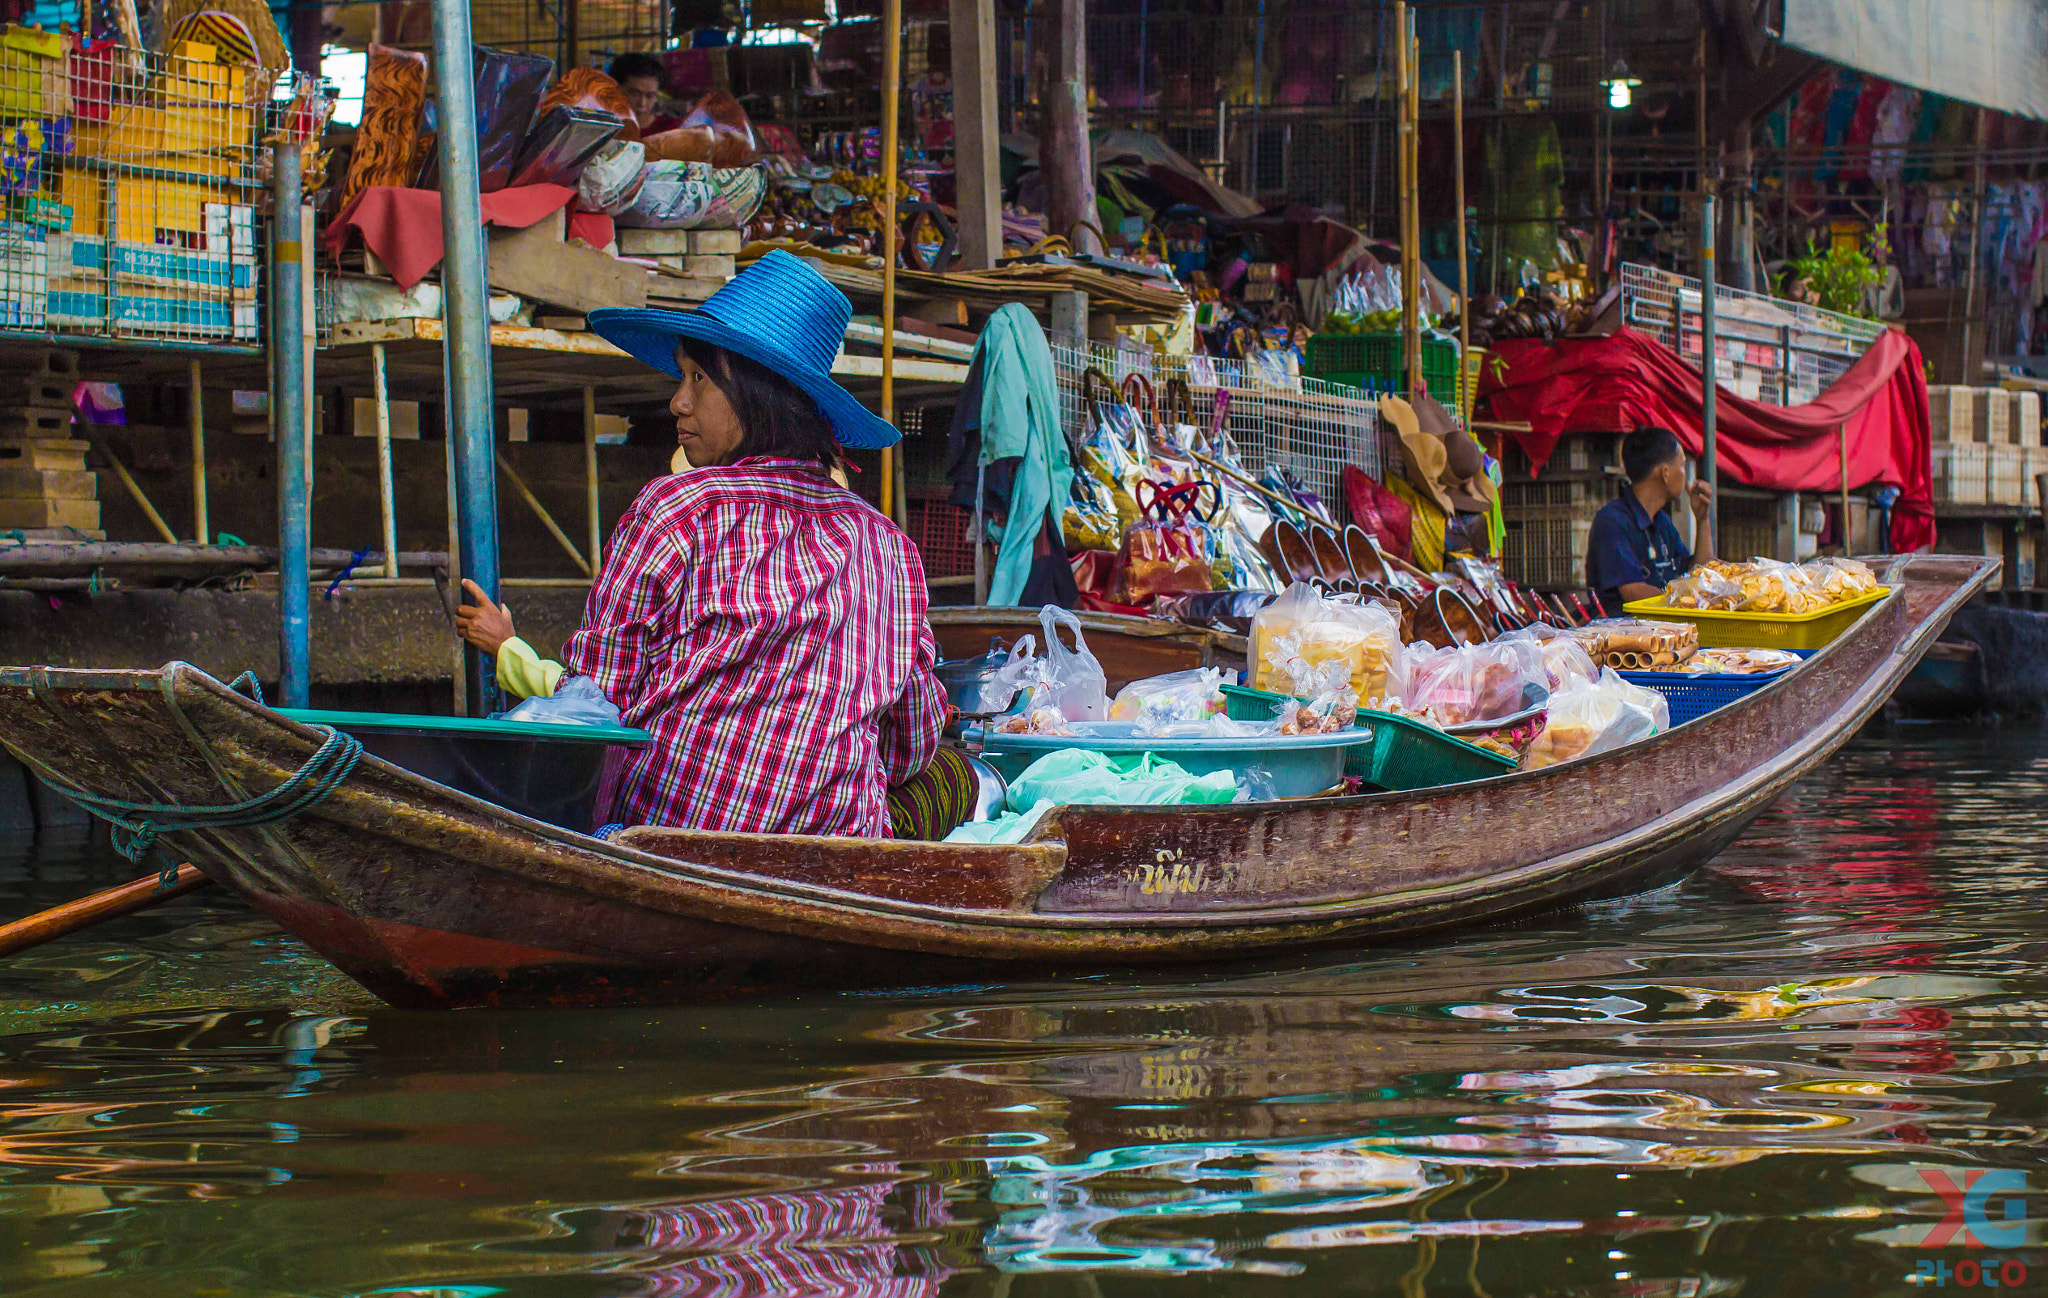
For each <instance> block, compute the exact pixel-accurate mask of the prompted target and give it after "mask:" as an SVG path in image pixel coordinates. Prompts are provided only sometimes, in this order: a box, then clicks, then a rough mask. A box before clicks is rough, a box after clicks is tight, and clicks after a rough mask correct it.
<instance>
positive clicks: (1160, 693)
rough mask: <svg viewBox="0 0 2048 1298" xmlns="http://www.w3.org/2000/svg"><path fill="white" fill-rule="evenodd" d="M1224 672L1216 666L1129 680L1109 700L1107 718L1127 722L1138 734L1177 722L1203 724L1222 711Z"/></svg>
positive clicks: (1154, 732) (1157, 729) (1155, 732)
mask: <svg viewBox="0 0 2048 1298" xmlns="http://www.w3.org/2000/svg"><path fill="white" fill-rule="evenodd" d="M1226 675H1228V673H1226V672H1224V671H1223V669H1222V668H1220V667H1196V668H1191V669H1189V670H1187V671H1180V672H1168V673H1167V674H1166V675H1164V676H1148V677H1146V678H1145V679H1144V680H1141V681H1132V682H1131V683H1130V684H1129V685H1126V686H1124V687H1123V689H1121V690H1119V691H1117V696H1116V698H1115V699H1113V700H1111V701H1110V705H1109V719H1110V720H1111V721H1129V722H1132V723H1134V724H1135V725H1136V726H1137V733H1138V734H1141V735H1151V734H1157V733H1159V731H1160V728H1161V727H1164V726H1168V725H1173V724H1176V723H1180V722H1200V721H1206V720H1208V719H1209V718H1210V717H1213V716H1216V715H1217V714H1218V713H1220V712H1222V711H1223V689H1222V687H1223V685H1224V683H1225V677H1226Z"/></svg>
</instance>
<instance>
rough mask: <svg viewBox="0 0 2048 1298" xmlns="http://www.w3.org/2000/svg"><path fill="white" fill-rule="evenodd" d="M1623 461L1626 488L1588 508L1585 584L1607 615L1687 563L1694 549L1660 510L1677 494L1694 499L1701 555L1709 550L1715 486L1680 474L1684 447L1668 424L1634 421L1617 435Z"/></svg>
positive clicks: (1655, 588) (1650, 595)
mask: <svg viewBox="0 0 2048 1298" xmlns="http://www.w3.org/2000/svg"><path fill="white" fill-rule="evenodd" d="M1621 468H1622V471H1623V472H1624V473H1626V474H1628V482H1629V487H1628V490H1627V491H1625V492H1623V493H1622V494H1621V497H1620V499H1618V500H1610V501H1608V502H1607V503H1606V504H1605V505H1603V506H1602V507H1601V509H1600V512H1599V513H1598V514H1595V515H1594V516H1593V535H1592V537H1591V539H1590V540H1589V541H1588V542H1587V545H1586V584H1587V585H1588V586H1591V587H1592V588H1593V593H1594V594H1596V595H1598V596H1599V597H1600V603H1601V604H1602V606H1604V607H1605V608H1606V610H1607V612H1608V614H1609V615H1610V616H1612V617H1620V616H1622V612H1621V606H1622V605H1623V604H1626V603H1627V602H1628V601H1630V600H1635V599H1655V598H1656V597H1657V596H1659V595H1662V594H1663V593H1664V587H1665V585H1666V583H1668V582H1670V581H1671V580H1672V579H1673V578H1675V577H1679V576H1682V575H1684V574H1685V573H1686V572H1688V571H1690V570H1691V568H1692V566H1693V563H1694V562H1695V556H1694V555H1693V554H1692V552H1691V551H1689V550H1687V549H1686V548H1685V542H1684V541H1682V540H1680V539H1679V536H1678V527H1677V525H1676V524H1674V523H1673V522H1672V521H1671V515H1670V514H1668V513H1666V512H1665V506H1667V505H1669V504H1670V503H1671V502H1672V501H1674V500H1684V501H1686V502H1687V503H1688V504H1689V505H1691V506H1692V515H1693V517H1694V518H1696V519H1698V520H1699V527H1697V528H1696V529H1695V531H1696V533H1697V535H1698V537H1699V542H1700V552H1699V555H1698V556H1697V558H1698V559H1700V560H1706V559H1712V558H1713V557H1714V537H1713V532H1712V529H1710V528H1709V527H1708V526H1707V509H1708V506H1709V505H1711V504H1712V503H1713V499H1714V489H1713V487H1712V486H1710V485H1709V484H1707V483H1706V482H1695V483H1693V484H1692V486H1691V487H1690V488H1689V489H1688V488H1687V486H1686V482H1685V447H1684V446H1682V445H1680V443H1679V441H1678V434H1676V433H1674V432H1672V431H1671V430H1670V429H1668V428H1638V429H1636V430H1635V431H1634V432H1632V433H1630V434H1629V435H1628V436H1627V437H1626V438H1624V439H1622V443H1621Z"/></svg>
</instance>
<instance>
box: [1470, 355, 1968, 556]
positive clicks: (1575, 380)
mask: <svg viewBox="0 0 2048 1298" xmlns="http://www.w3.org/2000/svg"><path fill="white" fill-rule="evenodd" d="M1494 357H1498V358H1499V362H1500V363H1496V362H1495V360H1494V359H1493V358H1494ZM1716 393H1717V395H1716V398H1715V405H1716V408H1717V415H1716V418H1715V427H1716V429H1717V430H1718V436H1717V437H1716V447H1717V452H1718V455H1719V460H1720V468H1721V471H1722V472H1723V473H1726V474H1727V475H1728V476H1729V477H1731V478H1733V479H1735V480H1736V481H1738V482H1745V483H1748V484H1750V485H1751V486H1757V487H1767V488H1770V489H1772V490H1777V491H1836V490H1839V489H1840V488H1841V485H1842V474H1841V467H1840V449H1839V447H1838V445H1837V437H1838V434H1839V430H1840V429H1842V428H1843V427H1844V426H1846V427H1847V430H1848V440H1849V485H1850V486H1851V487H1862V486H1867V485H1869V484H1871V483H1880V484H1883V485H1886V486H1893V487H1897V488H1898V489H1899V493H1900V494H1899V501H1898V504H1897V505H1896V506H1895V507H1894V509H1893V511H1892V534H1891V544H1892V548H1893V549H1894V550H1897V551H1899V552H1902V553H1903V552H1905V551H1908V550H1919V549H1924V548H1926V547H1927V546H1930V545H1932V544H1934V496H1933V480H1932V473H1933V467H1932V451H1933V437H1932V434H1931V432H1930V430H1929V424H1928V415H1927V379H1926V377H1925V373H1924V370H1923V368H1922V364H1921V360H1920V349H1919V347H1917V346H1915V345H1914V343H1913V340H1912V339H1911V338H1908V337H1907V336H1906V335H1905V334H1904V333H1903V332H1901V331H1899V330H1897V329H1887V330H1885V331H1884V333H1883V334H1881V335H1880V336H1879V337H1878V340H1877V341H1876V342H1875V343H1873V344H1872V345H1871V348H1870V350H1869V351H1868V352H1865V353H1864V355H1863V359H1861V360H1859V361H1857V362H1856V364H1855V366H1854V367H1852V368H1851V369H1850V370H1849V372H1848V373H1847V374H1844V375H1843V376H1842V377H1841V378H1840V379H1837V380H1836V381H1835V383H1834V385H1833V386H1832V387H1830V388H1828V390H1827V391H1825V392H1823V393H1821V394H1820V397H1819V399H1817V400H1815V401H1811V402H1809V403H1807V404H1806V405H1803V406H1774V405H1769V404H1766V403H1764V402H1761V401H1750V400H1746V399H1745V398H1742V397H1739V396H1736V395H1735V394H1734V393H1732V392H1730V391H1728V389H1726V388H1720V387H1717V388H1716ZM1480 395H1481V396H1485V397H1489V398H1491V400H1492V408H1493V415H1494V418H1496V419H1502V420H1510V421H1515V422H1523V423H1527V424H1529V425H1530V427H1531V429H1532V430H1533V431H1531V432H1528V433H1517V434H1514V437H1515V440H1516V441H1517V442H1519V443H1520V444H1521V446H1522V449H1523V450H1524V451H1525V452H1527V453H1528V456H1529V461H1530V463H1531V464H1533V465H1534V466H1535V467H1536V469H1537V470H1538V471H1540V470H1541V469H1542V467H1543V464H1544V462H1545V461H1546V460H1548V459H1549V458H1550V453H1551V451H1553V450H1554V449H1556V446H1557V439H1558V438H1559V437H1560V436H1562V435H1564V434H1565V433H1579V432H1609V433H1612V432H1626V431H1628V430H1630V429H1633V428H1640V427H1643V426H1644V425H1654V426H1658V427H1663V428H1669V429H1670V430H1671V431H1672V432H1674V433H1677V434H1678V439H1679V440H1680V441H1682V442H1684V443H1685V446H1686V449H1687V450H1689V451H1691V452H1692V453H1693V454H1695V455H1697V454H1699V453H1700V450H1701V448H1702V446H1703V444H1704V437H1703V435H1702V419H1703V416H1702V415H1701V399H1702V388H1701V384H1700V375H1699V371H1697V370H1695V369H1694V368H1693V367H1692V366H1690V365H1687V364H1686V363H1685V362H1684V361H1681V360H1680V359H1678V357H1677V356H1676V355H1675V354H1674V353H1673V352H1672V351H1671V349H1670V348H1668V347H1666V346H1664V344H1662V343H1660V342H1658V341H1657V340H1655V339H1654V338H1650V337H1648V336H1647V335H1644V334H1640V333H1637V332H1636V331H1635V330H1633V329H1623V330H1620V331H1619V332H1617V333H1615V334H1614V335H1612V336H1611V337H1607V338H1567V339H1562V340H1560V341H1558V342H1555V343H1545V342H1536V341H1530V340H1511V341H1505V342H1500V343H1497V344H1495V346H1494V348H1493V350H1492V353H1491V354H1490V356H1489V358H1488V360H1487V363H1486V367H1485V373H1484V375H1483V376H1482V378H1481V382H1480Z"/></svg>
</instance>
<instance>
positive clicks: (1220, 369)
mask: <svg viewBox="0 0 2048 1298" xmlns="http://www.w3.org/2000/svg"><path fill="white" fill-rule="evenodd" d="M1051 344H1052V362H1053V377H1054V381H1055V383H1056V384H1057V385H1058V388H1059V394H1060V423H1061V426H1062V427H1063V428H1065V429H1067V430H1068V431H1069V432H1070V433H1075V432H1078V431H1079V430H1080V429H1083V428H1086V427H1087V426H1088V419H1089V417H1090V416H1089V414H1088V410H1087V403H1086V401H1085V400H1084V398H1083V396H1082V383H1083V375H1085V374H1086V373H1087V372H1088V371H1089V370H1090V369H1094V370H1097V371H1099V372H1100V373H1101V374H1102V375H1103V377H1105V378H1107V379H1109V380H1111V382H1112V383H1115V384H1121V383H1122V382H1123V380H1124V378H1125V377H1126V376H1127V375H1131V374H1141V375H1143V376H1144V377H1145V379H1146V380H1147V381H1148V382H1149V383H1151V385H1152V388H1153V391H1154V392H1155V394H1160V395H1161V396H1163V394H1164V393H1165V391H1166V388H1167V384H1168V383H1169V382H1170V381H1171V380H1173V379H1180V380H1182V381H1184V382H1185V383H1187V385H1188V388H1189V391H1190V393H1191V394H1192V399H1193V405H1194V422H1195V424H1196V426H1197V427H1199V428H1201V429H1203V430H1204V431H1205V432H1206V431H1207V430H1208V429H1209V427H1210V426H1211V424H1212V423H1213V422H1214V420H1215V418H1216V406H1217V398H1218V395H1219V393H1220V394H1221V395H1222V397H1223V398H1224V404H1223V411H1222V424H1221V428H1222V430H1223V431H1224V432H1226V433H1228V434H1229V435H1230V438H1231V440H1233V441H1234V442H1236V444H1237V448H1238V450H1239V451H1240V452H1241V453H1242V455H1243V458H1244V461H1245V464H1246V466H1247V467H1248V468H1250V469H1251V470H1252V472H1254V473H1257V472H1259V471H1260V470H1262V469H1266V468H1276V469H1285V470H1287V471H1288V472H1289V473H1290V474H1292V475H1293V476H1294V477H1295V479H1296V480H1297V481H1299V482H1301V483H1302V484H1303V485H1304V486H1306V487H1308V488H1309V490H1311V491H1313V492H1315V493H1316V494H1317V495H1318V496H1320V497H1321V498H1322V500H1323V504H1324V506H1325V507H1326V509H1327V510H1328V512H1329V513H1330V514H1331V516H1332V517H1333V518H1334V519H1335V520H1336V521H1338V522H1340V523H1341V522H1344V521H1345V511H1344V492H1343V488H1342V481H1341V475H1342V473H1343V471H1344V466H1345V465H1356V466H1357V467H1358V468H1360V469H1362V470H1364V471H1365V472H1366V473H1367V474H1369V475H1371V476H1372V477H1375V478H1379V477H1382V476H1383V473H1382V465H1383V464H1384V463H1385V456H1386V452H1385V448H1384V447H1383V445H1382V442H1381V433H1380V419H1379V410H1378V407H1377V406H1376V405H1375V404H1374V402H1372V401H1371V400H1369V399H1368V398H1367V397H1366V396H1365V394H1364V393H1362V392H1360V391H1358V389H1356V388H1347V387H1341V386H1338V385H1336V384H1331V383H1325V382H1323V381H1322V380H1320V379H1304V378H1300V377H1298V376H1295V375H1292V374H1288V373H1286V372H1283V371H1279V370H1275V369H1269V368H1266V367H1263V366H1260V365H1258V364H1255V363H1251V362H1246V361H1239V360H1216V359H1213V358H1210V357H1206V356H1192V357H1189V356H1161V355H1158V354H1156V353H1154V352H1151V351H1134V350H1131V349H1129V348H1122V347H1110V346H1107V345H1104V344H1101V343H1094V342H1086V341H1083V340H1081V339H1077V338H1072V337H1054V338H1053V339H1051ZM1161 413H1162V414H1165V411H1164V408H1163V406H1162V410H1161Z"/></svg>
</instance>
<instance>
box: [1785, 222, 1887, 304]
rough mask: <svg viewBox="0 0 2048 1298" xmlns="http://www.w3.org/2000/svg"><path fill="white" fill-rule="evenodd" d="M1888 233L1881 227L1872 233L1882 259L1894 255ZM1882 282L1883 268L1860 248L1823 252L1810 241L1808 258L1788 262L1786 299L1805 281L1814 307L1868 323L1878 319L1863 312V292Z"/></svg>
mask: <svg viewBox="0 0 2048 1298" xmlns="http://www.w3.org/2000/svg"><path fill="white" fill-rule="evenodd" d="M1885 229H1886V227H1885V226H1883V225H1879V226H1878V227H1877V228H1876V229H1875V230H1873V231H1872V232H1871V237H1870V248H1871V250H1872V251H1873V252H1875V253H1876V254H1877V255H1878V257H1879V258H1883V257H1886V256H1889V255H1890V253H1891V247H1890V245H1889V244H1888V243H1886V241H1885ZM1883 280H1884V267H1883V265H1882V264H1880V262H1879V261H1874V260H1872V259H1871V257H1870V256H1869V255H1868V254H1866V253H1865V252H1864V251H1863V249H1861V248H1854V247H1837V246H1835V245H1833V244H1830V245H1829V246H1828V247H1827V248H1825V249H1823V248H1821V247H1820V245H1819V244H1817V243H1815V242H1814V241H1813V240H1811V239H1808V240H1807V241H1806V255H1805V256H1804V257H1792V258H1789V259H1788V260H1787V261H1786V262H1785V296H1787V297H1792V296H1794V293H1795V290H1796V289H1797V288H1798V287H1799V285H1800V283H1801V282H1802V281H1804V283H1805V285H1806V288H1807V291H1808V293H1809V294H1810V300H1811V301H1812V302H1813V304H1814V305H1815V306H1818V307H1823V308H1825V309H1827V310H1829V311H1839V312H1841V313H1843V314H1844V315H1855V316H1863V317H1864V318H1865V319H1875V317H1874V316H1872V315H1871V313H1870V312H1868V311H1865V310H1864V309H1863V290H1864V289H1866V288H1870V287H1872V286H1873V285H1876V284H1879V283H1882V282H1883Z"/></svg>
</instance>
